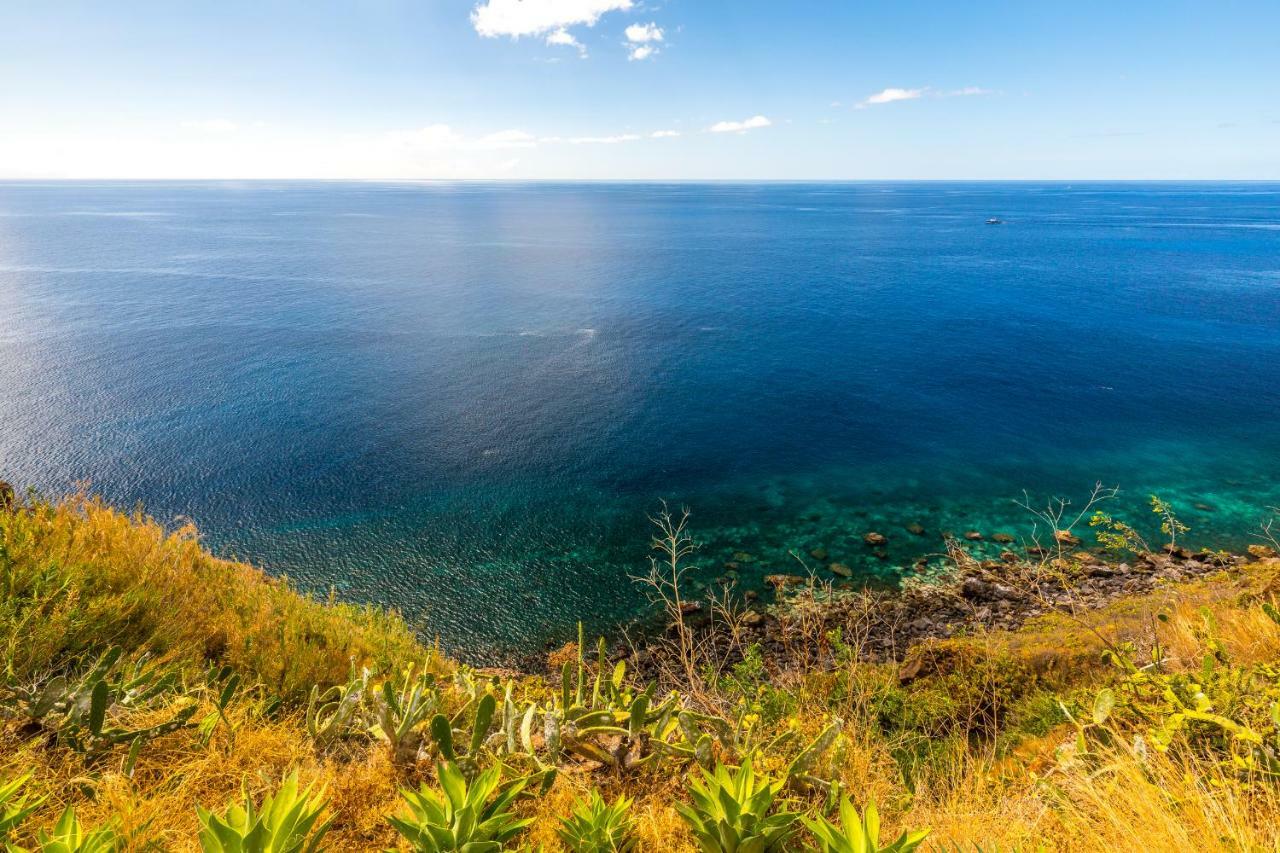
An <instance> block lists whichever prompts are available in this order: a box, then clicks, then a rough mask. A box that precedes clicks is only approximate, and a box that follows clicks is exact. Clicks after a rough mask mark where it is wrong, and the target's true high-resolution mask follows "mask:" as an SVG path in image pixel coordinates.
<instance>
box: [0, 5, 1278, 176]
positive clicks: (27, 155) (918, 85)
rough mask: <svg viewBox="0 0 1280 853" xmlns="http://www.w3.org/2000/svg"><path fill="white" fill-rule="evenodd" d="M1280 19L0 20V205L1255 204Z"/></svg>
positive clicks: (126, 14)
mask: <svg viewBox="0 0 1280 853" xmlns="http://www.w3.org/2000/svg"><path fill="white" fill-rule="evenodd" d="M1277 34H1280V2H1276V0H1266V2H1214V3H1210V2H1195V3H1193V2H1161V3H1156V2H1123V3H1117V2H1115V0H1110V2H1105V3H1093V2H1075V3H1033V2H1023V3H1014V2H1009V3H986V2H972V3H963V4H962V3H954V2H945V3H944V2H934V3H926V2H909V1H908V0H903V2H892V3H890V2H884V3H877V2H853V1H852V0H841V2H825V3H824V2H806V0H779V2H754V1H753V0H739V2H719V0H697V2H694V0H353V2H346V3H339V2H317V1H316V0H307V2H283V0H278V1H277V2H272V0H259V2H235V1H234V0H224V1H223V2H216V3H215V2H182V3H174V2H172V0H168V2H155V3H152V2H144V0H129V2H125V3H105V2H100V0H98V1H97V2H83V3H72V2H60V0H42V2H17V0H14V2H6V3H3V4H0V177H6V178H47V177H68V178H370V179H393V178H498V179H523V178H583V179H700V178H707V179H732V178H744V179H883V178H1011V179H1018V178H1025V179H1084V178H1101V179H1127V178H1132V179H1160V178H1169V179H1179V178H1232V179H1280V47H1278V46H1277Z"/></svg>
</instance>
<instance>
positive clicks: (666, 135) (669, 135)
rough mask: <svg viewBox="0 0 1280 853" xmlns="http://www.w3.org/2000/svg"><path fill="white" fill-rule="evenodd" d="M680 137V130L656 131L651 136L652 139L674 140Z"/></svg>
mask: <svg viewBox="0 0 1280 853" xmlns="http://www.w3.org/2000/svg"><path fill="white" fill-rule="evenodd" d="M679 135H680V131H678V130H655V131H654V132H653V133H651V134H649V138H650V139H674V138H675V137H677V136H679Z"/></svg>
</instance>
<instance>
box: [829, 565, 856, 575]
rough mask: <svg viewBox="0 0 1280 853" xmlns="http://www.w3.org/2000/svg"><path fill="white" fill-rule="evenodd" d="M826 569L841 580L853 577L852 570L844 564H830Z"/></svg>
mask: <svg viewBox="0 0 1280 853" xmlns="http://www.w3.org/2000/svg"><path fill="white" fill-rule="evenodd" d="M827 568H828V569H830V570H831V573H832V574H835V575H839V576H840V577H842V578H851V577H853V569H851V568H849V567H848V566H846V565H845V564H844V563H832V564H831V565H829V566H827Z"/></svg>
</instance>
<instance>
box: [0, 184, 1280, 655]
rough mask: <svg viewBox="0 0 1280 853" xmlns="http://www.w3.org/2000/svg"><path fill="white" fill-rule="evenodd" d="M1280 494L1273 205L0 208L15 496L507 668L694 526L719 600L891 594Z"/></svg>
mask: <svg viewBox="0 0 1280 853" xmlns="http://www.w3.org/2000/svg"><path fill="white" fill-rule="evenodd" d="M988 217H999V218H1001V219H1003V220H1004V223H1003V224H1000V225H987V224H985V221H986V220H987V218H988ZM1278 475H1280V185H1275V184H1270V185H1268V184H1215V183H1196V184H1088V183H1077V184H1034V183H1008V184H1000V183H883V184H881V183H841V184H740V185H739V184H705V185H699V184H662V185H659V184H513V185H503V184H439V185H436V184H429V185H417V184H361V183H282V184H271V183H243V184H237V183H198V184H172V183H154V184H128V183H98V184H89V183H76V184H36V183H8V184H0V478H4V479H8V480H10V481H12V482H14V483H16V484H19V485H21V486H34V487H36V488H38V489H40V490H42V491H44V492H46V493H51V494H58V493H62V492H66V491H69V490H71V489H72V488H73V487H74V484H75V483H76V482H78V481H88V482H89V483H91V486H92V489H93V490H94V491H96V492H99V493H101V494H103V495H105V496H106V497H107V498H109V499H110V500H112V501H115V502H119V503H122V504H126V505H132V504H134V503H135V502H142V503H143V504H144V505H145V507H146V508H147V510H148V511H149V512H151V513H152V514H154V515H156V516H157V517H158V518H160V519H162V520H165V521H170V520H172V519H174V518H175V517H176V516H185V517H190V518H192V519H194V520H195V521H196V522H197V523H198V525H199V526H200V528H201V530H202V531H203V535H204V537H205V540H206V541H207V543H208V544H209V546H210V547H212V548H213V549H214V550H215V551H217V552H218V553H221V554H224V555H234V556H238V557H242V558H246V559H249V560H251V561H253V562H255V563H257V564H259V565H262V566H264V567H266V568H267V569H268V570H270V571H272V572H275V573H287V574H288V575H289V576H291V577H292V578H294V579H295V580H296V581H297V582H298V583H299V584H300V585H302V586H304V587H306V588H308V589H312V590H317V591H321V592H323V591H325V590H327V589H329V588H330V587H334V588H336V590H337V592H338V594H339V595H341V596H343V597H346V598H349V599H353V600H361V601H377V602H383V603H386V604H391V605H395V606H396V607H399V608H401V609H402V610H403V611H404V612H405V614H406V615H407V616H408V617H409V618H410V619H411V620H413V622H414V623H415V624H416V625H419V626H421V627H422V630H423V631H424V632H425V633H426V634H427V635H429V636H438V637H439V638H440V639H441V640H442V642H443V644H444V645H445V646H446V647H447V648H449V649H452V650H454V651H456V652H459V653H461V654H463V655H464V656H468V657H471V658H474V659H478V660H491V659H495V658H497V657H501V656H502V655H503V654H504V653H505V652H507V651H510V650H512V649H517V650H520V651H529V650H535V649H537V648H538V647H539V646H540V644H542V643H545V642H551V641H556V640H563V639H564V638H565V637H567V636H568V635H569V634H570V633H571V632H572V630H573V622H574V619H576V618H578V617H580V616H585V617H586V618H587V619H588V621H589V623H590V626H591V627H592V628H604V627H607V626H609V625H611V624H614V623H616V622H617V621H618V620H620V619H625V618H627V617H629V616H631V615H634V614H635V613H636V612H637V609H638V608H639V607H640V605H641V603H642V597H641V595H640V594H639V592H638V590H637V589H636V588H635V586H634V585H633V584H632V583H631V582H630V581H629V580H628V575H629V574H634V573H636V572H639V571H641V570H643V568H644V567H645V565H646V560H647V556H648V553H649V551H648V536H649V530H648V522H647V520H646V515H647V514H648V513H650V512H652V511H653V510H654V509H655V508H657V506H658V505H659V504H658V502H659V500H660V499H663V498H665V499H667V500H668V501H670V502H671V503H672V505H673V506H679V505H688V506H689V507H690V508H691V509H692V511H693V518H692V530H693V532H694V534H695V536H697V538H698V539H699V540H700V541H701V542H702V551H701V552H700V554H699V563H700V565H702V566H703V567H704V568H702V569H701V572H700V579H701V580H703V581H707V582H710V581H712V579H713V578H715V577H717V576H718V575H720V574H721V573H722V572H723V571H724V568H723V563H724V562H726V561H734V562H737V563H739V564H740V571H741V573H742V576H743V579H744V582H745V583H747V584H750V583H753V582H756V581H757V580H758V578H759V577H760V576H761V575H763V574H765V573H768V572H778V571H782V572H797V571H802V568H801V565H800V561H799V560H798V559H797V558H796V557H793V556H791V552H794V553H795V554H796V555H798V557H800V558H803V559H804V561H805V562H807V563H809V564H810V565H813V566H814V567H815V568H817V569H818V570H819V571H820V572H821V571H825V569H823V568H822V567H821V563H819V562H817V561H815V560H813V558H811V557H810V556H809V552H810V551H811V550H812V549H815V548H824V549H826V551H827V552H828V554H829V556H828V559H829V560H839V561H841V562H844V563H846V564H848V565H850V566H852V567H853V568H854V569H855V571H857V572H859V573H862V575H863V576H864V577H866V578H870V579H873V580H876V581H877V582H885V583H892V582H893V581H894V580H895V579H896V578H898V577H900V576H901V574H902V567H904V566H909V565H910V563H911V561H912V559H913V558H914V557H915V556H917V555H919V554H923V553H928V552H936V551H938V550H940V546H941V539H940V535H939V532H940V531H942V530H953V531H956V532H961V531H967V530H971V529H973V530H979V531H981V532H983V533H984V534H985V535H987V537H988V541H989V537H990V534H992V533H994V532H998V531H1007V532H1010V533H1014V534H1017V535H1026V534H1027V533H1028V532H1029V530H1030V524H1029V519H1028V517H1027V515H1026V513H1024V512H1023V511H1022V510H1020V509H1019V508H1018V507H1017V506H1016V505H1014V504H1013V502H1012V501H1013V499H1014V498H1016V497H1019V496H1020V495H1021V494H1022V491H1023V490H1024V489H1026V490H1028V491H1029V492H1030V493H1031V494H1032V496H1033V497H1034V498H1036V499H1042V498H1044V497H1047V496H1048V495H1050V494H1055V493H1061V494H1065V495H1071V496H1074V497H1076V498H1077V499H1079V498H1081V497H1083V495H1084V494H1085V493H1087V492H1088V490H1089V488H1090V487H1091V486H1092V484H1093V483H1094V482H1095V481H1099V480H1101V481H1104V482H1106V483H1109V484H1116V485H1119V486H1120V487H1121V488H1122V489H1123V490H1124V491H1123V493H1122V496H1121V498H1120V499H1119V500H1117V501H1114V502H1113V503H1112V505H1111V510H1112V511H1113V512H1114V513H1116V514H1117V515H1121V516H1124V517H1127V518H1130V519H1133V520H1139V521H1142V522H1144V523H1146V522H1149V521H1150V517H1151V513H1150V510H1149V509H1147V508H1146V504H1145V501H1146V496H1147V495H1148V494H1149V493H1151V492H1158V493H1160V494H1162V495H1163V496H1165V497H1166V498H1167V499H1169V500H1171V501H1172V502H1173V503H1174V505H1175V506H1176V507H1177V509H1178V510H1179V511H1180V513H1181V514H1182V515H1183V518H1184V521H1186V523H1188V524H1189V525H1190V526H1191V528H1192V530H1191V532H1190V533H1189V534H1188V538H1189V539H1190V540H1191V541H1192V542H1195V543H1201V544H1214V545H1222V544H1240V543H1244V542H1247V541H1250V540H1249V537H1250V534H1251V532H1252V531H1253V530H1255V529H1256V527H1257V525H1258V523H1259V521H1260V520H1261V519H1262V518H1263V517H1264V516H1265V514H1266V507H1267V506H1268V505H1274V504H1280V478H1278ZM913 522H914V523H919V524H922V525H924V526H925V527H926V528H927V529H928V531H929V532H928V534H927V535H926V536H923V537H921V536H913V535H911V534H909V533H907V532H906V531H905V530H904V526H905V525H907V524H911V523H913ZM868 530H877V531H880V532H883V533H885V534H886V535H888V536H889V538H890V542H889V548H888V559H879V558H878V557H877V556H876V555H874V554H872V553H871V552H870V549H868V548H867V547H866V546H865V545H864V544H863V543H862V541H861V536H862V534H863V533H865V532H867V531H868ZM735 554H738V555H739V556H738V557H736V558H735V556H734V555H735ZM744 554H745V556H743V555H744Z"/></svg>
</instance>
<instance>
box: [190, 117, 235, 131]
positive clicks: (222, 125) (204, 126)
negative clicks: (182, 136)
mask: <svg viewBox="0 0 1280 853" xmlns="http://www.w3.org/2000/svg"><path fill="white" fill-rule="evenodd" d="M182 127H183V129H185V130H198V131H201V132H202V133H235V132H236V131H237V130H239V129H240V125H238V124H236V123H235V122H234V121H231V120H230V119H225V118H207V119H201V120H199V121H184V122H183V123H182Z"/></svg>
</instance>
